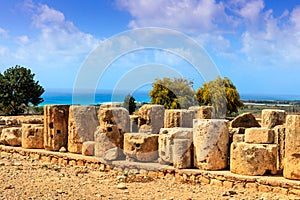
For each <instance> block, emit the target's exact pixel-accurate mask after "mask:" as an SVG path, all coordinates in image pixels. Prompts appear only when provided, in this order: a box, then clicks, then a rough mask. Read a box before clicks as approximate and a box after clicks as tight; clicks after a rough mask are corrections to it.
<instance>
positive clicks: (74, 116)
mask: <svg viewBox="0 0 300 200" xmlns="http://www.w3.org/2000/svg"><path fill="white" fill-rule="evenodd" d="M97 126H99V121H98V119H97V113H96V108H95V106H70V109H69V123H68V151H69V152H71V153H78V154H82V143H83V142H86V141H94V133H95V131H96V129H97Z"/></svg>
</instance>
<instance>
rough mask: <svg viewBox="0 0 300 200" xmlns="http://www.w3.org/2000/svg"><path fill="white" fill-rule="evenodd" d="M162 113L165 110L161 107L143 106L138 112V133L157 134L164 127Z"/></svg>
mask: <svg viewBox="0 0 300 200" xmlns="http://www.w3.org/2000/svg"><path fill="white" fill-rule="evenodd" d="M164 113H165V108H164V106H162V105H143V106H142V107H141V108H140V109H139V110H138V116H139V119H138V127H139V132H140V133H142V132H144V131H148V132H147V133H153V134H157V133H159V130H160V129H161V128H163V127H164ZM145 127H147V128H145Z"/></svg>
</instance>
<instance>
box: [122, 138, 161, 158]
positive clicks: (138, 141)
mask: <svg viewBox="0 0 300 200" xmlns="http://www.w3.org/2000/svg"><path fill="white" fill-rule="evenodd" d="M124 154H125V155H126V159H128V160H137V161H142V162H150V161H154V160H156V159H157V158H158V134H146V133H126V134H125V135H124Z"/></svg>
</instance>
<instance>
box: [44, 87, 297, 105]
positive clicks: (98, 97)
mask: <svg viewBox="0 0 300 200" xmlns="http://www.w3.org/2000/svg"><path fill="white" fill-rule="evenodd" d="M148 93H149V91H136V92H134V93H133V94H131V93H130V92H128V91H119V92H113V91H112V90H102V91H96V92H94V93H93V92H83V93H80V94H76V96H75V95H73V92H72V91H70V90H50V91H46V92H45V93H44V94H43V95H42V98H43V99H44V102H42V103H41V104H39V106H43V105H47V104H70V105H71V104H80V105H97V104H103V103H108V102H123V101H124V99H125V97H126V96H127V95H128V94H130V95H132V96H133V97H134V98H135V100H136V102H140V103H149V102H150V97H149V96H148ZM91 96H92V97H94V98H93V100H91V98H90V97H91ZM74 97H76V98H74ZM240 98H241V100H242V101H249V100H250V101H255V100H257V101H298V100H300V95H290V94H240ZM74 99H75V101H74ZM75 102H76V103H75Z"/></svg>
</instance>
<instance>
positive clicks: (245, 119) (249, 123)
mask: <svg viewBox="0 0 300 200" xmlns="http://www.w3.org/2000/svg"><path fill="white" fill-rule="evenodd" d="M229 126H230V127H232V128H239V127H243V128H251V127H260V125H259V123H258V121H257V120H256V119H255V117H254V116H253V114H252V113H250V112H247V113H243V114H241V115H239V116H237V117H235V118H234V119H233V120H232V121H231V122H230V125H229Z"/></svg>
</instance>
